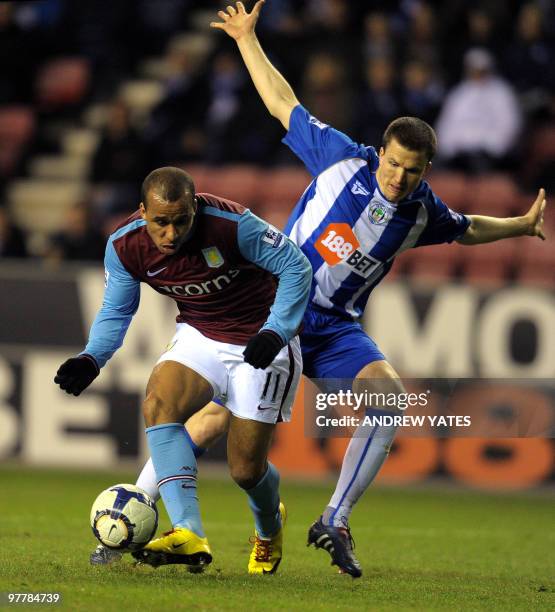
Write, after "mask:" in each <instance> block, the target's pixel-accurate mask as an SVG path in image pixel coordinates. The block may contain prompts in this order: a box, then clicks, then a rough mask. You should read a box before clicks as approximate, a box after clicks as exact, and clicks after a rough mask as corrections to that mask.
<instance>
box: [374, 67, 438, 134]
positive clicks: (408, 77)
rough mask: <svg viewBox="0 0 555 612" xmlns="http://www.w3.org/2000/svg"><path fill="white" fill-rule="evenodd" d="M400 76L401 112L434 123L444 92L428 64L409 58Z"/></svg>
mask: <svg viewBox="0 0 555 612" xmlns="http://www.w3.org/2000/svg"><path fill="white" fill-rule="evenodd" d="M402 78H403V82H402V86H401V106H402V110H401V114H403V115H410V116H415V117H419V118H420V119H423V120H424V121H426V122H427V123H430V124H432V123H434V122H435V120H436V118H437V114H438V111H439V107H440V105H441V102H442V100H443V93H444V92H443V86H442V84H441V83H440V81H439V79H438V78H437V77H436V75H434V73H433V72H432V70H431V68H430V66H429V65H428V64H426V63H424V62H423V61H421V60H418V59H414V60H409V61H408V62H407V63H406V64H405V65H404V66H403V71H402ZM374 142H377V141H374Z"/></svg>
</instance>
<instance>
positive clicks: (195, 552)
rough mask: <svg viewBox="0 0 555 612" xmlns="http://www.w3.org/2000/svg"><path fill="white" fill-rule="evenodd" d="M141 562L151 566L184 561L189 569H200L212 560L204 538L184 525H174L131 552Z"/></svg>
mask: <svg viewBox="0 0 555 612" xmlns="http://www.w3.org/2000/svg"><path fill="white" fill-rule="evenodd" d="M133 557H135V559H136V560H137V561H140V562H141V563H147V564H148V565H152V567H158V566H159V565H168V564H170V563H184V564H185V565H188V566H189V570H190V571H193V572H195V571H202V569H203V567H204V566H205V565H208V564H209V563H211V562H212V551H211V550H210V546H209V544H208V540H207V539H206V538H201V537H200V536H198V535H197V534H196V533H193V532H192V531H190V530H189V529H185V527H176V528H175V529H172V530H171V531H167V532H166V533H164V534H163V535H162V537H160V538H156V539H155V540H151V541H150V542H149V543H148V544H147V545H146V546H145V547H144V548H141V550H137V551H136V552H134V553H133Z"/></svg>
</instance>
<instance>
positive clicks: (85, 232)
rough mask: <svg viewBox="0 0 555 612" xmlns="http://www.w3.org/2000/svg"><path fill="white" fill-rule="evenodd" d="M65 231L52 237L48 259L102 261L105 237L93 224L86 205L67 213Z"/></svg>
mask: <svg viewBox="0 0 555 612" xmlns="http://www.w3.org/2000/svg"><path fill="white" fill-rule="evenodd" d="M64 225H65V227H64V229H63V230H62V231H61V232H59V233H58V234H55V235H54V236H53V237H52V240H51V245H50V248H49V250H48V252H47V259H50V260H52V261H62V260H65V261H102V260H103V259H104V244H105V242H106V240H105V237H104V235H103V234H102V233H101V232H100V231H99V230H98V229H97V228H96V226H95V225H94V223H93V222H92V219H91V215H90V211H89V207H88V206H87V205H86V204H85V203H79V204H76V205H75V206H72V207H71V208H70V209H69V210H68V211H67V213H66V218H65V224H64Z"/></svg>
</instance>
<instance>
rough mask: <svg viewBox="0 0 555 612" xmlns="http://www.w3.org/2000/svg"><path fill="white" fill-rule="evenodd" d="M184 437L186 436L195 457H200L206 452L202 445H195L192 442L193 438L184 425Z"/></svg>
mask: <svg viewBox="0 0 555 612" xmlns="http://www.w3.org/2000/svg"><path fill="white" fill-rule="evenodd" d="M185 437H186V438H187V442H189V444H190V445H191V448H192V449H193V453H194V455H195V458H196V459H198V458H199V457H202V456H203V455H204V453H205V452H206V449H205V448H203V447H202V446H197V445H196V444H195V443H194V442H193V438H191V436H190V434H189V432H188V431H187V428H186V427H185Z"/></svg>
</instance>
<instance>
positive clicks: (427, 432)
mask: <svg viewBox="0 0 555 612" xmlns="http://www.w3.org/2000/svg"><path fill="white" fill-rule="evenodd" d="M304 408H305V414H304V422H305V434H306V435H307V436H309V437H317V438H321V437H351V436H361V437H362V436H369V435H380V432H381V431H383V432H384V435H385V431H386V429H387V428H391V427H395V428H400V429H402V431H403V435H408V436H435V437H457V436H465V437H496V438H503V437H508V438H530V437H555V381H554V380H551V379H549V380H543V379H542V380H539V379H529V380H523V379H520V380H501V379H468V378H467V379H404V380H403V381H402V383H401V382H400V381H392V380H390V379H384V380H376V379H368V380H356V381H353V380H349V379H312V380H311V381H307V382H306V383H305V387H304Z"/></svg>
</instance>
